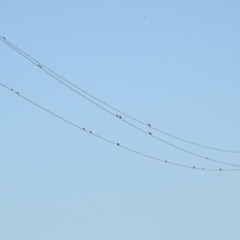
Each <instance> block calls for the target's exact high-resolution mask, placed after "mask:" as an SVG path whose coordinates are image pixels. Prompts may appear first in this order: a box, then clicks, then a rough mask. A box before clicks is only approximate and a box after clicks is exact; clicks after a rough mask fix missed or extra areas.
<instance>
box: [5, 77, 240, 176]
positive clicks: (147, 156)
mask: <svg viewBox="0 0 240 240" xmlns="http://www.w3.org/2000/svg"><path fill="white" fill-rule="evenodd" d="M0 85H1V86H2V87H4V88H5V89H8V90H9V91H11V92H12V93H14V94H16V95H17V96H19V97H21V98H22V99H24V100H25V101H27V102H29V103H31V104H33V105H34V106H36V107H38V108H40V109H42V110H43V111H45V112H47V113H49V114H51V115H52V116H54V117H56V118H58V119H60V120H62V121H64V122H66V123H68V124H70V125H72V126H74V127H76V128H78V129H80V130H83V131H84V132H86V133H89V134H91V135H92V136H95V137H97V138H99V139H101V140H103V141H105V142H108V143H110V144H113V145H115V146H117V147H120V148H122V149H125V150H127V151H129V152H132V153H135V154H137V155H140V156H143V157H146V158H149V159H153V160H156V161H159V162H162V163H166V164H170V165H174V166H177V167H183V168H188V169H192V170H202V171H214V172H216V171H218V172H219V171H223V172H224V171H225V172H226V171H240V169H238V168H235V169H222V168H219V169H213V168H199V167H195V166H189V165H183V164H178V163H175V162H171V161H167V160H162V159H159V158H156V157H152V156H150V155H147V154H144V153H141V152H138V151H136V150H133V149H131V148H128V147H125V146H123V145H121V144H120V143H115V142H113V141H111V140H108V139H106V138H104V137H102V136H100V135H97V134H95V133H93V132H92V131H88V130H86V129H85V128H83V127H80V126H78V125H77V124H75V123H72V122H71V121H69V120H67V119H65V118H63V117H61V116H59V115H57V114H55V113H53V112H52V111H50V110H48V109H46V108H44V107H42V106H40V105H39V104H37V103H35V102H33V101H32V100H30V99H28V98H26V97H24V96H23V95H21V94H20V93H19V92H16V91H14V90H13V89H12V88H9V87H7V86H6V85H4V84H3V83H1V82H0Z"/></svg>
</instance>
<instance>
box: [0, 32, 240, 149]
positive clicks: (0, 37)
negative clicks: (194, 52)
mask: <svg viewBox="0 0 240 240" xmlns="http://www.w3.org/2000/svg"><path fill="white" fill-rule="evenodd" d="M0 40H2V41H3V42H4V43H5V44H7V45H8V46H9V47H11V48H12V49H14V50H15V51H17V52H18V53H20V54H21V55H22V56H24V55H25V56H24V57H26V56H27V59H28V58H29V59H28V60H30V59H31V60H33V61H34V62H35V64H36V63H37V64H36V65H38V64H40V65H39V67H44V68H45V69H47V70H48V71H49V72H51V73H53V74H54V75H56V76H57V77H59V78H61V79H62V80H64V81H66V82H67V83H68V84H70V85H71V86H73V87H75V88H77V89H78V90H80V91H82V92H83V93H85V94H87V95H88V96H90V97H91V98H93V99H95V100H97V101H99V102H100V103H102V104H104V105H105V106H107V107H109V108H111V109H113V110H115V111H117V112H119V113H121V114H122V115H124V116H126V117H128V118H130V119H132V120H134V121H136V122H138V123H140V124H142V125H144V126H146V127H149V128H151V129H153V130H155V131H157V132H159V133H162V134H164V135H167V136H169V137H172V138H175V139H177V140H179V141H182V142H185V143H189V144H192V145H195V146H198V147H202V148H207V149H211V150H215V151H221V152H227V153H240V151H233V150H225V149H220V148H214V147H209V146H206V145H202V144H198V143H195V142H192V141H189V140H185V139H183V138H180V137H177V136H174V135H172V134H169V133H167V132H165V131H162V130H160V129H158V128H156V127H154V126H152V125H151V124H149V123H148V124H146V123H144V122H143V121H140V120H139V119H137V118H134V117H132V116H130V115H129V114H126V113H124V112H122V111H120V110H118V109H117V108H115V107H113V106H111V105H109V104H108V103H106V102H104V101H102V100H101V99H99V98H97V97H95V96H93V95H92V94H90V93H88V92H87V91H85V90H83V89H82V88H80V87H78V86H77V85H76V84H73V83H72V82H70V81H69V80H67V79H65V78H63V77H62V76H60V75H59V74H57V73H56V72H54V71H52V70H51V69H50V68H48V67H47V66H45V65H43V64H42V63H40V62H38V61H37V60H36V59H34V58H33V57H31V56H30V55H28V54H27V53H25V52H24V51H22V50H21V49H20V48H18V47H17V46H15V45H14V44H12V43H11V42H9V41H8V40H7V39H6V38H5V37H2V36H0ZM23 54H24V55H23Z"/></svg>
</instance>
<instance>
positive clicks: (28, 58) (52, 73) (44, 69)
mask: <svg viewBox="0 0 240 240" xmlns="http://www.w3.org/2000/svg"><path fill="white" fill-rule="evenodd" d="M5 41H7V40H5ZM6 44H7V45H9V46H10V47H11V48H12V49H14V50H15V51H16V52H18V53H19V54H20V55H22V56H23V57H24V58H26V59H27V60H28V61H30V62H31V63H33V64H34V65H36V66H38V67H39V68H40V69H42V70H43V71H44V72H46V73H47V74H48V75H50V76H51V77H53V78H54V79H55V80H57V81H58V82H60V83H61V84H63V85H64V86H66V87H67V88H69V89H70V90H72V91H74V92H75V93H77V94H78V95H80V96H81V97H83V98H85V99H86V100H88V101H89V102H91V103H92V104H94V105H96V106H97V107H99V108H101V109H102V110H104V111H105V112H107V113H108V114H110V115H112V116H117V117H118V118H119V119H121V120H123V118H122V117H121V116H120V115H115V114H114V113H112V112H110V111H109V110H107V109H106V108H104V107H102V106H101V105H99V104H97V103H96V102H94V101H93V100H91V99H89V98H88V97H86V96H84V95H83V94H81V93H80V92H78V91H77V90H75V89H74V88H72V87H70V86H69V85H67V84H66V83H65V82H63V81H62V80H60V79H59V78H58V77H57V76H58V75H56V74H55V75H54V72H52V71H51V70H48V68H45V67H44V65H40V64H39V62H38V61H37V60H35V59H33V58H32V57H30V56H29V55H28V54H25V53H24V52H23V51H21V50H20V49H18V48H16V49H15V47H14V46H11V43H8V42H7V43H6ZM123 122H125V123H126V124H128V125H130V126H132V127H133V128H135V129H137V130H139V131H141V132H142V133H145V134H147V135H150V136H151V137H153V138H154V139H156V140H158V141H161V142H163V143H165V144H167V145H169V146H172V147H174V148H176V149H179V150H181V151H183V152H186V153H188V154H191V155H193V156H196V157H199V158H202V159H205V160H207V161H212V162H216V163H221V164H224V165H229V166H234V167H240V166H239V165H237V164H232V163H227V162H223V161H218V160H215V159H212V158H209V157H205V156H202V155H200V154H196V153H194V152H191V151H188V150H186V149H184V148H181V147H178V146H176V145H174V144H171V143H169V142H167V141H165V140H163V139H161V138H158V137H156V136H154V135H153V134H152V133H151V132H147V131H144V130H142V129H141V128H139V127H137V126H135V125H133V124H132V123H129V122H128V121H126V120H123Z"/></svg>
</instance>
